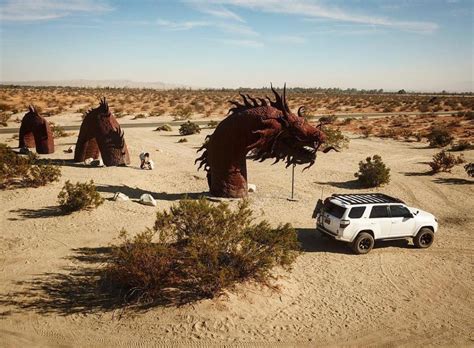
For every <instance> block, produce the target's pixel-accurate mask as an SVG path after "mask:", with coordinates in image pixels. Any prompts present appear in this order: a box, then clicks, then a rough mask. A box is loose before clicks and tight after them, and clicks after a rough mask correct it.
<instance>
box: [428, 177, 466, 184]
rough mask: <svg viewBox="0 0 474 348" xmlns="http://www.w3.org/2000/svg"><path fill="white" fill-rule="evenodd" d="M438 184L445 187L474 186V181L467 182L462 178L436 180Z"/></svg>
mask: <svg viewBox="0 0 474 348" xmlns="http://www.w3.org/2000/svg"><path fill="white" fill-rule="evenodd" d="M433 182H435V183H436V184H445V185H473V184H474V181H473V180H466V179H460V178H436V179H434V180H433Z"/></svg>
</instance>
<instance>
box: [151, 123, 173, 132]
mask: <svg viewBox="0 0 474 348" xmlns="http://www.w3.org/2000/svg"><path fill="white" fill-rule="evenodd" d="M172 130H173V129H172V128H171V126H170V125H169V124H164V125H162V126H158V127H156V129H155V131H158V132H159V131H164V132H171V131H172Z"/></svg>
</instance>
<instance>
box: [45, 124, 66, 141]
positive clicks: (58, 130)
mask: <svg viewBox="0 0 474 348" xmlns="http://www.w3.org/2000/svg"><path fill="white" fill-rule="evenodd" d="M49 125H50V126H51V131H52V132H53V136H54V137H55V138H63V137H68V136H69V135H70V134H69V133H67V132H66V131H65V130H64V128H63V127H62V126H60V125H58V124H55V123H54V122H50V123H49Z"/></svg>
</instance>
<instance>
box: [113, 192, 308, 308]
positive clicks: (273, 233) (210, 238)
mask: <svg viewBox="0 0 474 348" xmlns="http://www.w3.org/2000/svg"><path fill="white" fill-rule="evenodd" d="M120 238H121V244H120V245H118V246H116V247H115V248H114V249H113V257H112V258H111V259H110V260H109V262H108V264H107V265H106V268H105V273H104V280H105V281H104V284H105V285H106V288H107V289H110V290H112V291H114V292H117V293H120V294H121V296H123V294H125V298H126V299H127V300H130V301H143V302H145V303H148V304H149V303H153V302H154V303H178V304H179V303H186V302H190V301H194V300H198V299H202V298H213V297H215V296H218V295H220V294H222V293H223V291H224V290H229V289H232V288H233V287H234V286H235V285H236V284H237V283H241V282H245V281H254V282H256V283H258V284H263V285H270V280H272V279H273V278H274V276H273V274H272V269H273V268H274V267H275V266H281V267H283V268H284V269H290V268H291V265H292V264H293V262H294V261H295V259H296V257H297V255H298V253H297V250H298V247H299V246H298V242H297V238H296V233H295V231H294V229H293V228H292V227H291V225H289V224H285V225H279V226H278V227H276V228H272V227H271V226H270V224H269V223H268V222H267V221H262V222H259V223H255V222H254V218H253V213H252V210H251V209H250V208H249V207H248V203H247V202H246V201H242V202H240V203H239V205H238V206H237V208H236V209H235V210H231V209H230V208H229V205H228V204H227V203H219V204H218V205H213V204H211V203H210V202H208V201H207V200H205V199H200V200H197V201H192V200H181V201H180V202H179V203H177V204H175V205H173V206H172V207H171V208H170V210H169V212H168V211H162V212H158V213H157V214H156V221H155V225H154V227H153V229H148V230H146V231H145V232H143V233H139V234H138V235H136V236H135V237H133V238H130V237H129V236H128V235H127V233H126V232H125V231H122V232H121V234H120Z"/></svg>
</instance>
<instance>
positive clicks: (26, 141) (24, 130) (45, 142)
mask: <svg viewBox="0 0 474 348" xmlns="http://www.w3.org/2000/svg"><path fill="white" fill-rule="evenodd" d="M19 138H20V142H19V145H18V146H19V147H29V148H33V147H36V152H37V153H39V154H48V153H53V152H54V136H53V132H52V131H51V127H50V126H49V123H48V121H46V119H45V118H44V117H43V116H41V115H40V114H39V112H38V110H36V108H35V107H34V106H33V105H30V106H29V107H28V112H27V113H26V114H25V116H23V119H22V120H21V126H20V136H19Z"/></svg>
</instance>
